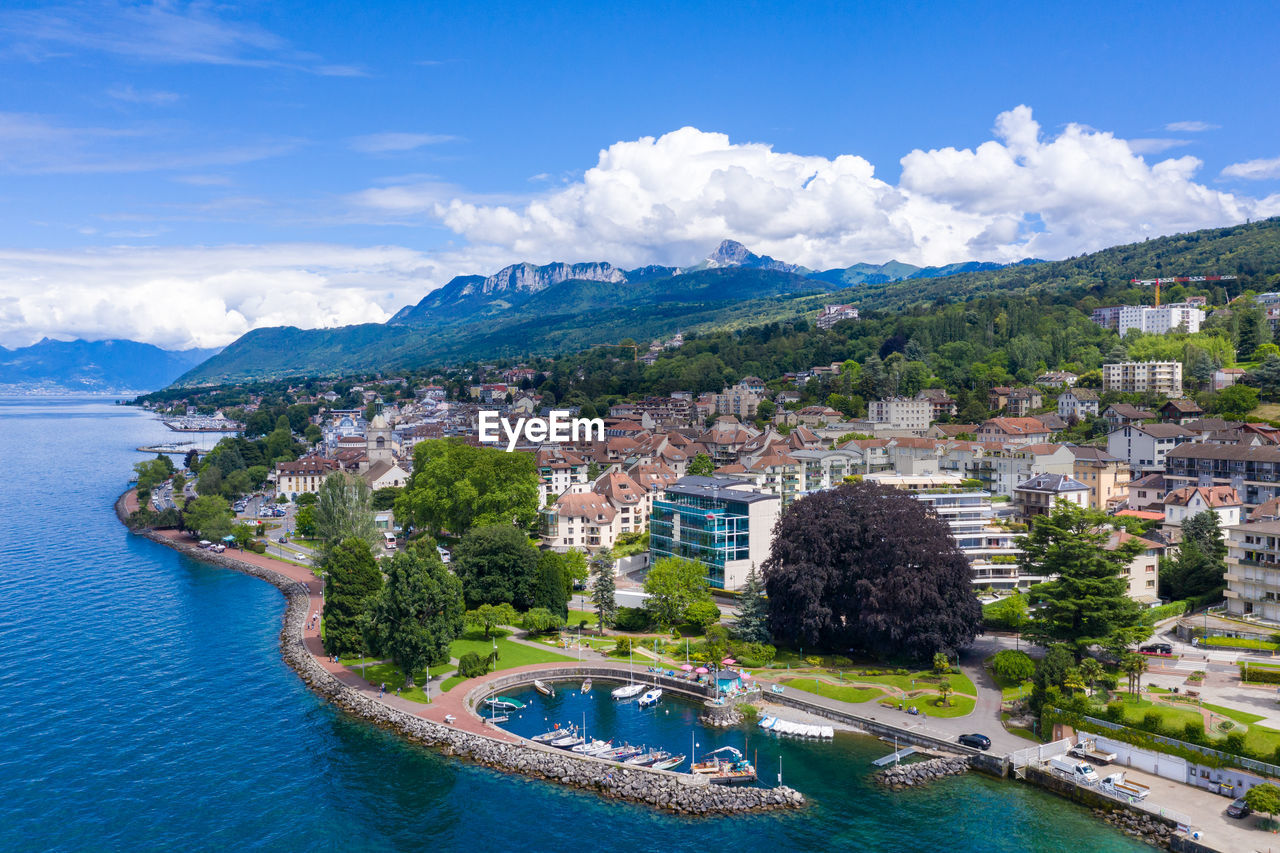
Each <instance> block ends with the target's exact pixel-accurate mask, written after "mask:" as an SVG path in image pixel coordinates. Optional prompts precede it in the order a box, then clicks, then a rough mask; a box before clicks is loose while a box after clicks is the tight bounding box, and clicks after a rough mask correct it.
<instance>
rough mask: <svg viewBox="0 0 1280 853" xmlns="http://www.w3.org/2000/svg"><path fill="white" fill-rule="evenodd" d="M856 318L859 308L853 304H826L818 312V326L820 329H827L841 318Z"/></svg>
mask: <svg viewBox="0 0 1280 853" xmlns="http://www.w3.org/2000/svg"><path fill="white" fill-rule="evenodd" d="M856 319H858V309H857V308H854V307H853V306H852V305H824V306H822V310H821V311H819V312H818V319H817V326H818V328H819V329H823V330H826V329H830V328H831V327H832V326H834V325H835V324H836V323H839V322H840V321H841V320H856Z"/></svg>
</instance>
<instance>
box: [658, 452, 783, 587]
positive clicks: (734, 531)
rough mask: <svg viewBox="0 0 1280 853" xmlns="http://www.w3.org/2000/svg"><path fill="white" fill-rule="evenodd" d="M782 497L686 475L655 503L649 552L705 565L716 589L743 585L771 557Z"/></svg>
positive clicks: (734, 483)
mask: <svg viewBox="0 0 1280 853" xmlns="http://www.w3.org/2000/svg"><path fill="white" fill-rule="evenodd" d="M781 511H782V502H781V500H780V499H779V498H778V496H777V495H774V494H770V493H768V492H763V491H759V490H757V489H755V488H754V487H753V486H752V485H751V484H750V483H746V482H744V481H742V480H734V479H730V478H726V477H682V478H681V479H680V480H678V481H677V482H676V483H674V484H672V485H671V486H668V487H667V489H666V491H665V492H663V494H662V496H661V497H660V498H658V499H656V500H654V502H653V514H652V515H651V516H650V520H649V553H650V556H651V558H652V559H653V560H655V561H656V560H660V559H662V558H664V557H682V558H684V559H686V560H693V561H694V562H697V563H701V564H702V565H703V566H704V567H705V568H706V571H707V582H708V583H709V584H710V585H711V587H712V588H714V589H728V590H738V589H741V588H742V587H743V586H744V585H745V584H746V581H747V573H748V572H749V571H750V570H751V569H752V568H753V567H754V568H756V569H759V567H760V564H761V563H763V562H764V561H765V559H766V558H767V557H768V556H769V548H770V546H771V545H772V542H773V527H774V525H775V524H776V523H777V521H778V516H779V515H780V514H781Z"/></svg>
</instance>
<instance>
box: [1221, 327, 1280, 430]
mask: <svg viewBox="0 0 1280 853" xmlns="http://www.w3.org/2000/svg"><path fill="white" fill-rule="evenodd" d="M1267 346H1275V344H1267ZM1258 394H1259V392H1258V389H1257V388H1250V387H1249V386H1248V385H1244V384H1237V385H1231V386H1229V387H1227V388H1223V389H1222V390H1221V391H1219V392H1218V393H1217V394H1214V395H1213V398H1212V399H1210V400H1209V404H1208V407H1207V409H1208V412H1209V413H1210V414H1213V415H1220V416H1222V417H1224V418H1227V419H1244V418H1247V417H1248V416H1249V413H1250V412H1252V411H1253V410H1254V409H1256V408H1257V407H1258Z"/></svg>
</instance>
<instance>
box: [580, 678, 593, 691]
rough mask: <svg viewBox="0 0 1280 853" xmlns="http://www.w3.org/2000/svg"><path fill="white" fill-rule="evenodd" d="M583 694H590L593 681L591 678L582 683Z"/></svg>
mask: <svg viewBox="0 0 1280 853" xmlns="http://www.w3.org/2000/svg"><path fill="white" fill-rule="evenodd" d="M582 692H583V693H590V692H591V679H590V678H588V679H587V680H586V681H584V682H582Z"/></svg>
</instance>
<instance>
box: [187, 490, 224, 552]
mask: <svg viewBox="0 0 1280 853" xmlns="http://www.w3.org/2000/svg"><path fill="white" fill-rule="evenodd" d="M232 521H233V518H232V515H231V505H230V504H228V503H227V499H226V498H224V497H222V496H221V495H201V496H200V497H198V498H196V499H195V500H193V501H192V502H191V503H190V504H189V505H188V506H187V508H186V511H184V512H183V514H182V523H183V525H185V526H186V528H187V529H188V530H191V531H194V532H195V533H196V534H197V535H199V536H200V537H201V538H204V539H209V540H211V541H214V542H216V541H218V540H219V539H221V538H222V537H224V536H229V535H231V523H232Z"/></svg>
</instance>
